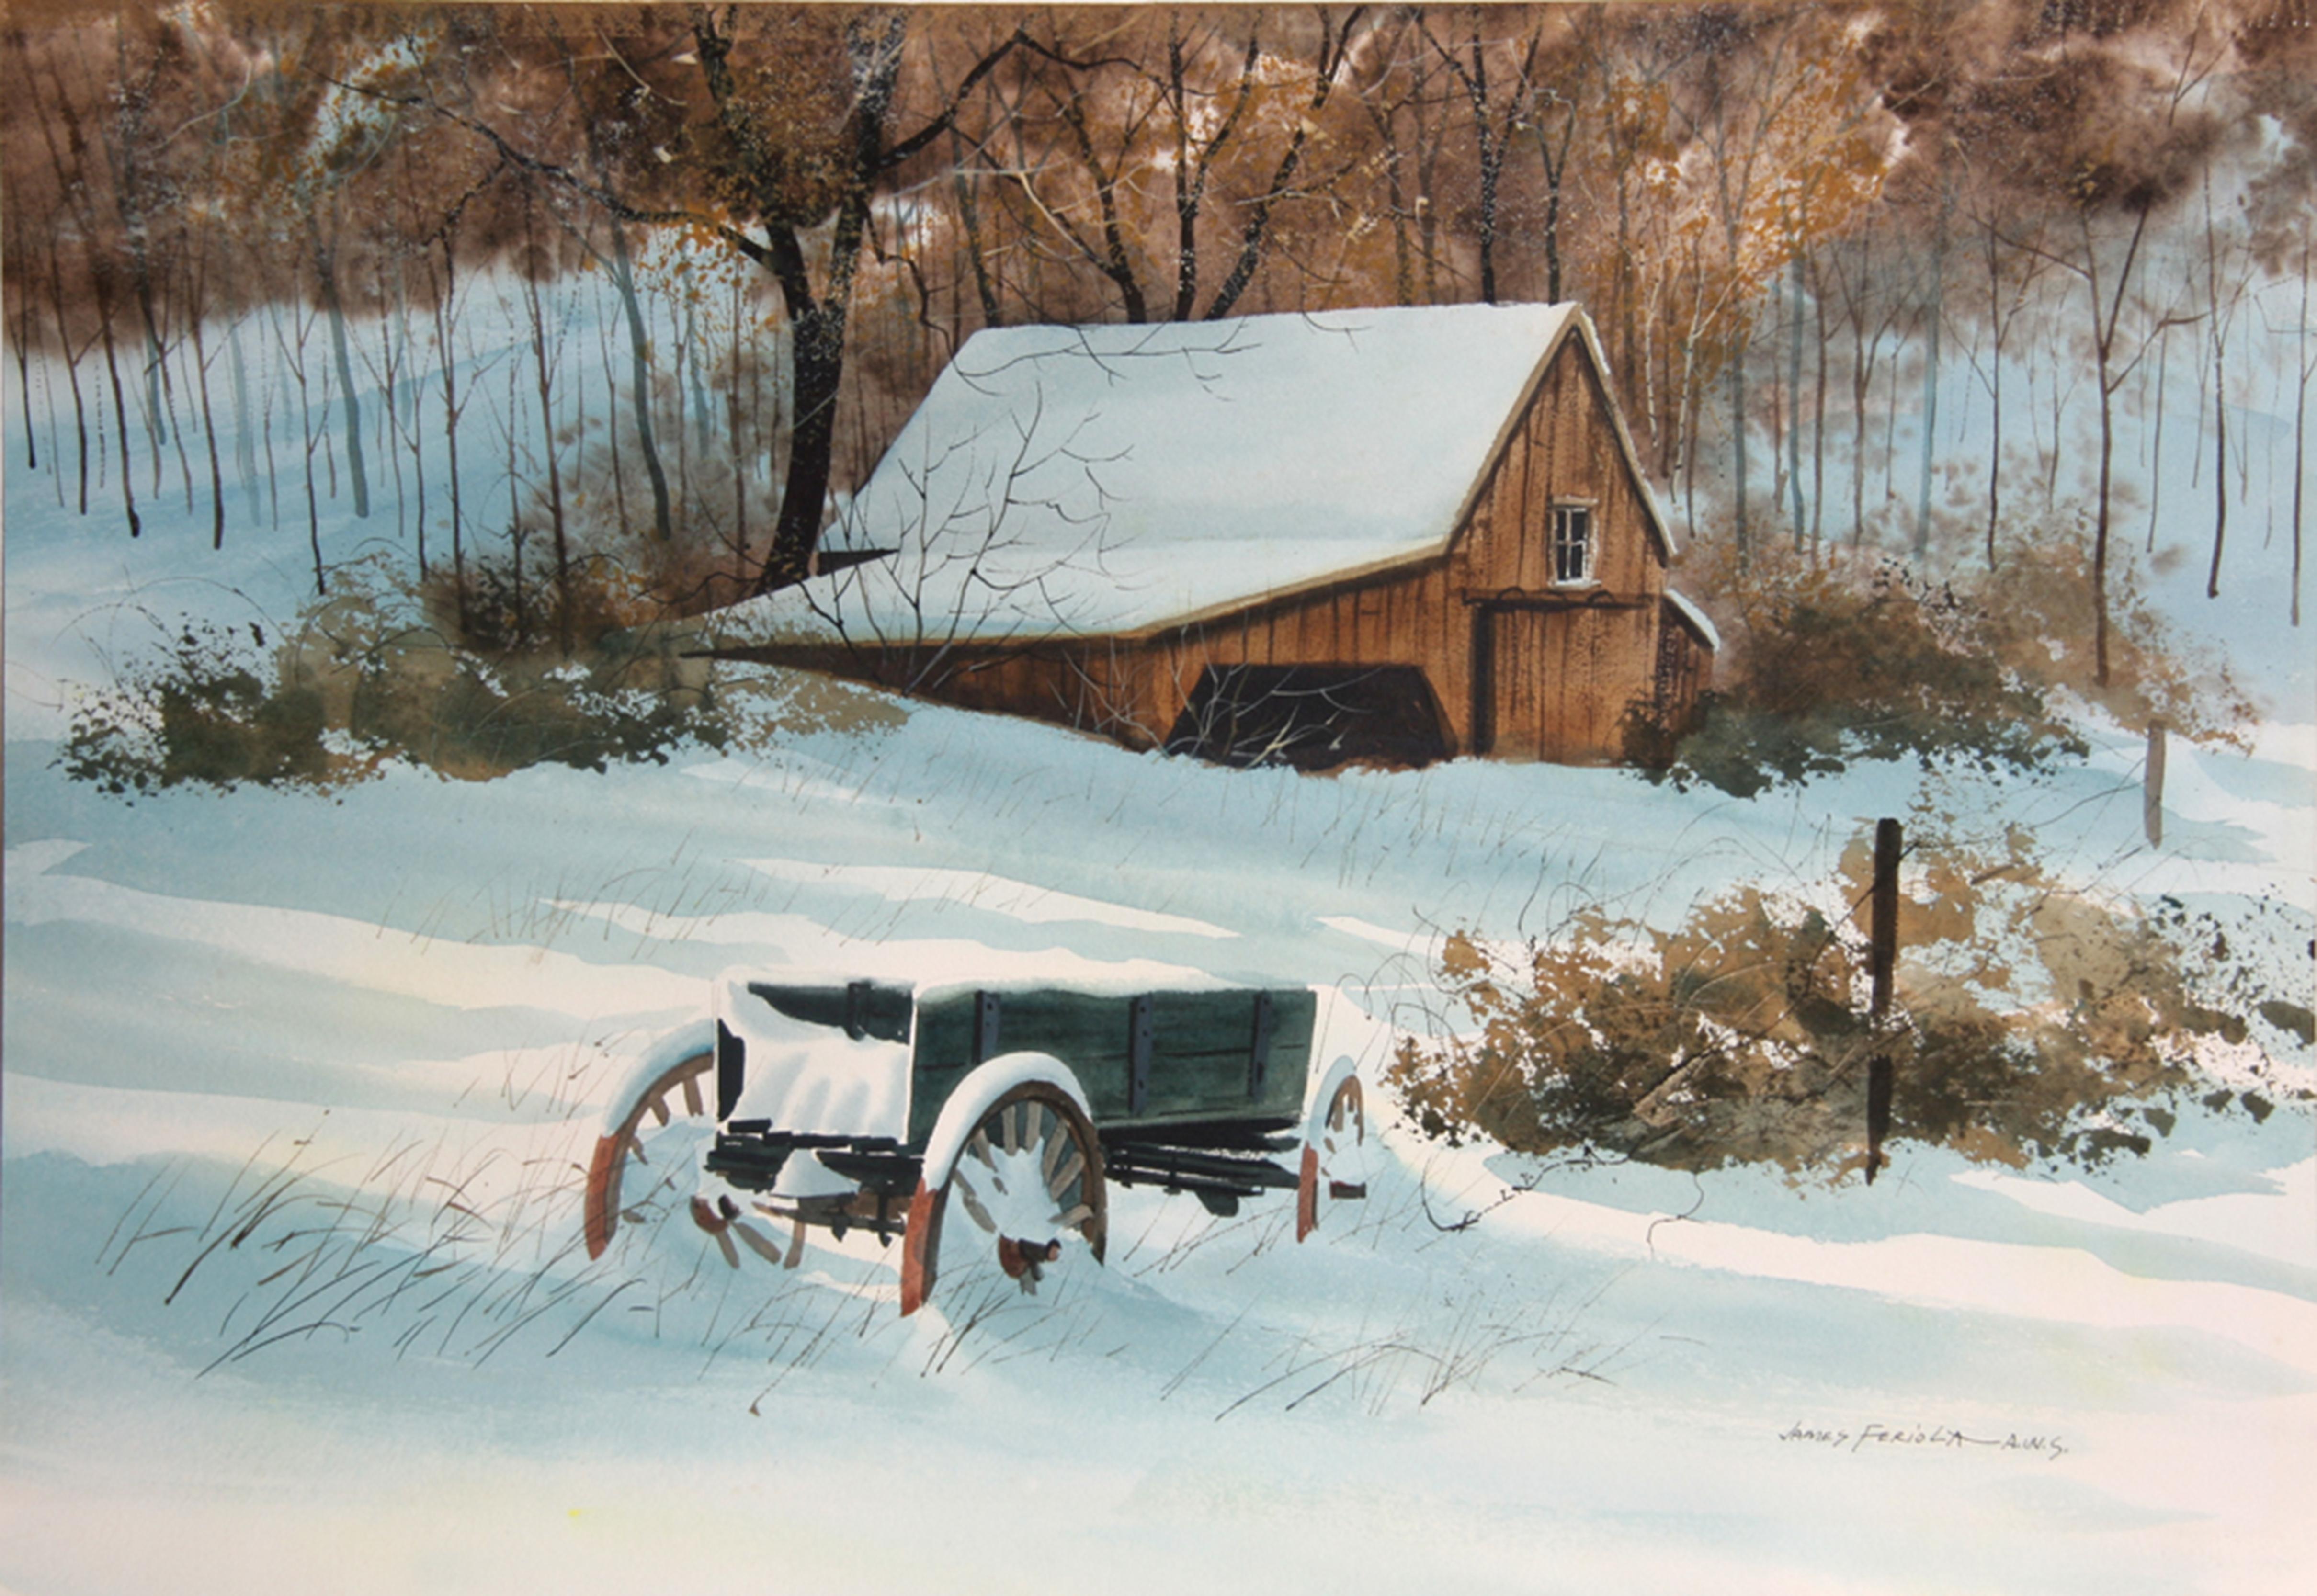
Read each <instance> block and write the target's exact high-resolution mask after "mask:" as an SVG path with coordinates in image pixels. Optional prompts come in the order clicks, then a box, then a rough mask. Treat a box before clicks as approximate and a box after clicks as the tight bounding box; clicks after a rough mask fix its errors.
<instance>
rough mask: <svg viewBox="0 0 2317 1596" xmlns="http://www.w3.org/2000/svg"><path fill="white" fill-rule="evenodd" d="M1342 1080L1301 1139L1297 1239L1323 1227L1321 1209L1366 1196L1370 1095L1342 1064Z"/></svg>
mask: <svg viewBox="0 0 2317 1596" xmlns="http://www.w3.org/2000/svg"><path fill="white" fill-rule="evenodd" d="M1338 1068H1339V1070H1341V1072H1342V1078H1341V1079H1340V1080H1337V1082H1336V1083H1335V1085H1334V1087H1333V1089H1332V1090H1330V1091H1328V1093H1327V1101H1326V1104H1325V1107H1324V1109H1323V1110H1322V1111H1320V1112H1319V1113H1316V1114H1314V1115H1313V1116H1312V1119H1311V1124H1310V1125H1309V1126H1308V1127H1307V1128H1306V1129H1305V1131H1304V1137H1303V1168H1302V1174H1301V1175H1300V1177H1299V1178H1298V1179H1297V1181H1296V1184H1295V1239H1296V1240H1297V1241H1299V1242H1300V1241H1302V1239H1303V1238H1304V1237H1305V1236H1307V1235H1311V1232H1312V1231H1314V1230H1316V1229H1317V1228H1319V1225H1320V1210H1321V1209H1322V1208H1326V1207H1327V1206H1328V1205H1329V1204H1331V1203H1334V1202H1337V1201H1340V1200H1342V1199H1346V1198H1363V1197H1365V1196H1366V1195H1367V1194H1368V1191H1367V1167H1366V1160H1365V1154H1366V1144H1367V1139H1368V1109H1367V1094H1366V1092H1364V1090H1363V1089H1362V1088H1361V1085H1360V1078H1359V1076H1357V1075H1355V1074H1351V1073H1350V1071H1349V1069H1348V1068H1346V1067H1344V1066H1341V1065H1339V1066H1338Z"/></svg>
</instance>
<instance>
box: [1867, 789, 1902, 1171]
mask: <svg viewBox="0 0 2317 1596" xmlns="http://www.w3.org/2000/svg"><path fill="white" fill-rule="evenodd" d="M1900 843H1901V838H1900V833H1899V823H1898V822H1897V821H1895V820H1892V819H1888V818H1885V819H1883V820H1879V821H1877V822H1876V823H1875V825H1874V893H1873V896H1872V899H1871V902H1870V908H1869V921H1868V928H1867V958H1868V966H1867V967H1868V971H1869V974H1870V975H1871V976H1873V979H1874V999H1873V1008H1872V1010H1871V1012H1870V1017H1871V1019H1872V1020H1873V1021H1874V1030H1875V1033H1876V1034H1875V1048H1874V1057H1872V1058H1871V1059H1870V1060H1868V1062H1867V1065H1866V1183H1867V1184H1868V1185H1870V1186H1872V1185H1873V1184H1874V1173H1875V1171H1877V1170H1878V1169H1880V1168H1881V1167H1882V1164H1883V1138H1884V1137H1887V1136H1889V1135H1890V1134H1891V1092H1892V1087H1893V1085H1894V1084H1895V1080H1894V1075H1895V1074H1896V1071H1895V1068H1894V1066H1893V1065H1892V1062H1891V1055H1890V1054H1889V1053H1887V1052H1885V1051H1884V1050H1883V1039H1882V1034H1881V1033H1882V1030H1883V1021H1884V1020H1885V1019H1887V1018H1888V1016H1889V1014H1890V1012H1891V967H1892V964H1894V963H1895V962H1896V961H1897V959H1898V955H1899V855H1900V853H1901V846H1900Z"/></svg>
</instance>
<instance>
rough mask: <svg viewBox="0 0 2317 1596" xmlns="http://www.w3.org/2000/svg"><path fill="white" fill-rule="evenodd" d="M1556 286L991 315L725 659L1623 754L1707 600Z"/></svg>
mask: <svg viewBox="0 0 2317 1596" xmlns="http://www.w3.org/2000/svg"><path fill="white" fill-rule="evenodd" d="M1673 554H1674V546H1673V539H1672V536H1671V534H1670V533H1669V531H1668V529H1667V527H1666V525H1665V522H1664V520H1663V519H1662V517H1661V516H1660V515H1659V512H1658V509H1657V506H1656V504H1655V503H1654V501H1653V500H1652V498H1651V494H1650V491H1649V488H1648V486H1647V484H1646V482H1645V481H1644V479H1643V477H1642V473H1641V469H1640V463H1639V461H1638V459H1636V457H1635V454H1634V450H1633V440H1632V438H1631V436H1630V434H1629V433H1628V432H1627V431H1626V429H1625V426H1624V421H1623V419H1622V418H1621V417H1620V416H1619V415H1618V413H1617V409H1616V406H1615V402H1614V400H1613V398H1612V397H1611V392H1610V388H1609V385H1608V382H1607V380H1606V370H1605V368H1604V366H1603V363H1602V357H1601V351H1600V345H1599V342H1598V340H1597V338H1596V336H1595V334H1594V332H1593V328H1592V325H1591V324H1590V323H1589V322H1588V320H1587V318H1586V317H1585V316H1584V314H1583V313H1582V312H1581V311H1580V310H1579V309H1578V308H1575V307H1574V306H1570V305H1513V306H1486V305H1462V306H1444V307H1426V308H1393V309H1373V310H1349V311H1329V312H1321V313H1313V314H1308V315H1285V316H1257V317H1241V318H1238V319H1235V320H1227V321H1214V322H1197V323H1169V324H1164V325H1102V326H1080V327H1066V326H1026V327H1008V328H1000V329H993V330H990V331H986V332H982V333H980V334H975V335H974V336H973V337H972V338H971V339H969V340H968V341H967V342H966V343H965V344H964V345H963V346H962V348H961V349H960V350H959V351H958V352H957V354H956V357H955V358H954V359H953V361H951V362H950V364H949V366H948V368H947V369H946V370H944V372H943V373H942V375H941V377H940V378H939V379H937V380H936V381H935V384H934V387H933V389H932V391H931V392H930V393H928V394H927V395H926V399H925V402H924V404H923V405H922V406H920V407H919V408H918V410H917V413H916V414H915V415H913V416H912V417H911V419H910V420H909V422H908V424H907V425H906V426H905V427H904V428H903V430H902V432H901V433H900V435H899V437H898V438H897V439H896V440H895V441H894V442H893V444H892V446H891V448H890V450H888V451H887V452H886V454H885V456H884V458H883V459H881V461H880V462H879V464H878V466H877V468H876V470H875V471H874V472H873V473H872V477H871V479H870V480H869V482H868V483H867V485H866V486H864V487H863V490H862V491H861V492H860V494H859V495H857V496H856V497H855V498H854V500H853V501H852V502H851V503H850V504H847V505H845V508H844V511H843V513H841V514H840V515H839V517H838V518H837V520H836V522H835V523H834V524H833V525H832V526H831V527H830V529H829V530H828V532H827V535H826V536H825V538H824V539H823V544H822V550H821V554H820V557H819V568H820V571H821V572H822V574H820V575H815V576H814V577H812V578H811V579H810V580H809V581H807V582H806V583H805V584H802V585H801V586H799V587H795V588H792V589H788V590H785V591H783V592H780V593H772V594H768V595H765V596H764V597H762V598H758V599H754V600H751V601H749V602H747V603H745V604H741V605H738V606H735V607H733V608H732V609H729V610H727V611H720V613H719V614H718V615H717V616H716V617H715V618H714V628H713V638H714V647H715V652H717V653H719V654H721V655H728V656H735V657H743V658H749V659H757V660H764V661H769V662H774V663H780V664H791V665H801V666H806V667H810V668H813V669H818V670H823V671H827V672H832V673H837V674H841V675H845V676H850V677H854V678H858V679H861V680H864V681H869V682H877V683H880V684H882V685H885V686H889V687H892V688H895V689H898V690H900V691H907V692H910V693H915V694H919V695H923V696H926V697H930V698H935V699H938V700H944V701H946V702H950V703H953V704H958V705H962V706H965V707H968V708H971V709H990V710H998V711H1003V712H1006V713H1010V714H1015V715H1025V716H1033V717H1036V718H1041V719H1045V720H1051V721H1056V722H1060V724H1063V725H1066V726H1070V727H1078V728H1081V729H1084V730H1088V731H1093V732H1098V733H1101V734H1104V735H1105V736H1111V737H1114V738H1115V739H1117V740H1118V741H1120V742H1123V743H1124V744H1126V745H1129V746H1132V747H1139V748H1148V747H1167V748H1170V749H1174V750H1177V751H1190V752H1197V753H1203V754H1205V755H1207V756H1209V757H1212V758H1218V759H1222V760H1225V761H1228V762H1233V763H1253V762H1271V761H1281V762H1289V763H1293V764H1298V765H1302V766H1304V767H1306V768H1320V767H1323V766H1326V765H1329V764H1335V763H1340V762H1345V761H1346V760H1353V759H1370V760H1385V761H1391V762H1424V761H1426V760H1427V759H1433V758H1438V757H1443V756H1450V755H1456V754H1468V753H1469V754H1484V755H1491V756H1494V757H1498V758H1504V759H1521V760H1537V759H1541V760H1552V761H1559V762H1572V763H1589V762H1606V761H1614V760H1617V759H1620V758H1622V757H1624V753H1625V750H1626V748H1627V747H1628V736H1629V732H1630V730H1631V726H1632V723H1633V718H1635V717H1646V718H1653V719H1655V720H1656V721H1657V722H1659V723H1660V724H1676V725H1677V724H1679V723H1681V722H1682V721H1684V720H1685V719H1686V718H1687V717H1688V716H1689V714H1690V712H1691V710H1692V709H1693V707H1694V706H1695V702H1696V700H1697V695H1698V693H1699V691H1701V690H1702V688H1703V687H1704V684H1705V682H1706V681H1707V679H1708V677H1709V674H1710V672H1711V669H1712V664H1713V651H1714V648H1715V646H1716V640H1715V638H1714V634H1713V628H1712V626H1711V624H1710V623H1709V622H1708V621H1707V620H1706V619H1705V617H1704V614H1703V613H1702V612H1701V611H1699V610H1698V609H1697V608H1696V607H1695V605H1693V604H1691V603H1689V602H1686V600H1684V599H1683V598H1682V597H1681V596H1680V595H1679V594H1677V593H1675V592H1674V591H1673V590H1672V589H1671V588H1670V587H1669V586H1668V584H1667V566H1668V562H1669V561H1670V560H1671V558H1672V557H1673Z"/></svg>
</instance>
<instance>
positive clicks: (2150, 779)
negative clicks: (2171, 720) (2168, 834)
mask: <svg viewBox="0 0 2317 1596" xmlns="http://www.w3.org/2000/svg"><path fill="white" fill-rule="evenodd" d="M2140 785H2141V800H2140V826H2141V829H2142V830H2143V831H2144V832H2146V833H2147V834H2148V845H2149V846H2150V847H2151V848H2160V847H2162V846H2163V845H2164V723H2163V722H2162V721H2160V720H2151V721H2150V722H2149V723H2148V764H2147V767H2146V769H2145V770H2144V771H2143V772H2142V774H2141V779H2140Z"/></svg>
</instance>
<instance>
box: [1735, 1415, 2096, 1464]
mask: <svg viewBox="0 0 2317 1596" xmlns="http://www.w3.org/2000/svg"><path fill="white" fill-rule="evenodd" d="M1778 1439H1779V1440H1782V1441H1786V1440H1796V1441H1803V1442H1808V1443H1814V1444H1816V1445H1819V1446H1822V1447H1828V1448H1831V1449H1834V1450H1835V1451H1838V1452H1841V1453H1844V1454H1846V1455H1856V1454H1857V1453H1859V1452H1864V1451H1866V1450H1868V1449H1874V1450H1876V1451H1880V1450H1883V1449H1886V1448H1890V1447H1911V1448H1928V1449H1945V1450H1950V1451H1994V1452H2015V1453H2019V1454H2021V1455H2023V1456H2025V1457H2031V1458H2033V1457H2039V1458H2043V1459H2044V1461H2046V1462H2050V1463H2056V1462H2058V1461H2059V1460H2060V1459H2061V1458H2064V1457H2066V1456H2067V1455H2068V1444H2067V1442H2066V1441H2065V1440H2062V1439H2061V1438H2060V1437H2059V1436H2056V1435H2023V1434H2021V1433H2020V1432H2019V1431H2016V1430H2013V1431H2005V1432H2004V1433H2003V1434H2001V1435H1991V1434H1980V1435H1975V1434H1973V1433H1972V1432H1971V1431H1967V1430H1958V1429H1956V1428H1955V1426H1954V1425H1952V1424H1874V1423H1866V1424H1861V1425H1858V1426H1857V1427H1856V1429H1849V1430H1845V1429H1840V1428H1837V1427H1835V1426H1831V1425H1824V1424H1806V1423H1803V1422H1801V1421H1799V1420H1797V1421H1796V1422H1794V1424H1792V1425H1791V1426H1789V1427H1788V1428H1787V1429H1786V1430H1785V1431H1782V1432H1781V1433H1780V1434H1779V1436H1778Z"/></svg>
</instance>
